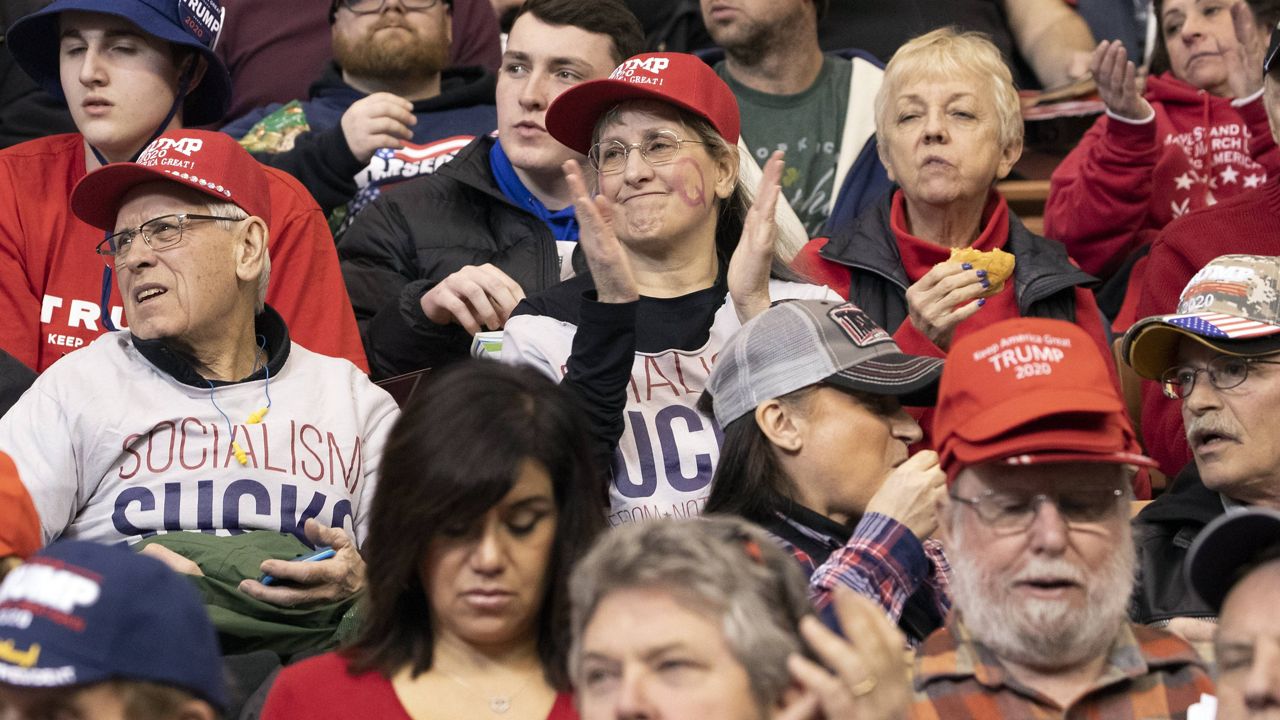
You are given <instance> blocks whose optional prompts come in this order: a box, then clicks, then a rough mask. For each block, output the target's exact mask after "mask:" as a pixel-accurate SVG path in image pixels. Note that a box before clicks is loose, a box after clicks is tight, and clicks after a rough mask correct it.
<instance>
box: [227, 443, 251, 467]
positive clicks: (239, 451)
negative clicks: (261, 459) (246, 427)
mask: <svg viewBox="0 0 1280 720" xmlns="http://www.w3.org/2000/svg"><path fill="white" fill-rule="evenodd" d="M231 452H233V453H235V455H236V460H238V461H239V462H240V464H241V465H248V464H249V455H248V453H246V452H245V451H244V448H242V447H240V443H238V442H236V441H235V440H232V441H231Z"/></svg>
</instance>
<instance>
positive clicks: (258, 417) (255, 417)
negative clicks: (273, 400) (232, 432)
mask: <svg viewBox="0 0 1280 720" xmlns="http://www.w3.org/2000/svg"><path fill="white" fill-rule="evenodd" d="M269 409H270V408H265V407H260V408H258V409H257V410H254V411H253V414H252V415H250V416H249V420H248V423H249V424H250V425H257V424H258V423H260V422H262V418H264V417H266V416H267V410H269Z"/></svg>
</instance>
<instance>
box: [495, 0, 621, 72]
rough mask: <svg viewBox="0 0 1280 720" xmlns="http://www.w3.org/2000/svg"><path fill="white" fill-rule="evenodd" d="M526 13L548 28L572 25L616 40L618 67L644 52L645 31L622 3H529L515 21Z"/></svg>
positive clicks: (600, 0)
mask: <svg viewBox="0 0 1280 720" xmlns="http://www.w3.org/2000/svg"><path fill="white" fill-rule="evenodd" d="M525 13H530V14H532V15H533V16H534V17H536V18H538V19H539V20H541V21H542V22H544V23H547V24H548V25H568V26H570V27H576V28H579V29H582V30H586V31H587V32H589V33H595V34H597V35H608V36H609V37H610V38H611V39H612V40H613V62H614V64H615V65H620V64H622V61H623V60H626V59H627V58H629V57H631V56H632V55H639V54H640V53H642V52H644V28H642V27H640V21H639V20H637V19H636V16H635V13H633V12H631V9H630V8H628V7H627V5H626V3H624V2H622V0H526V2H525V4H524V6H523V7H521V8H520V12H519V13H518V14H516V16H515V19H517V20H518V19H519V18H520V16H521V15H524V14H525ZM513 22H514V21H513Z"/></svg>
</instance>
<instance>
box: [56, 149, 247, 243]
mask: <svg viewBox="0 0 1280 720" xmlns="http://www.w3.org/2000/svg"><path fill="white" fill-rule="evenodd" d="M157 181H164V182H171V183H177V184H179V185H181V186H183V187H187V188H191V189H192V190H195V191H197V192H202V193H204V194H206V195H208V196H209V197H212V198H215V199H217V200H226V199H227V198H226V197H225V196H223V195H219V194H217V193H216V192H213V191H206V190H205V189H204V188H201V187H199V186H197V185H193V184H191V183H188V182H183V181H182V180H181V179H180V178H177V177H174V176H173V175H170V174H169V173H167V172H165V171H164V170H161V169H160V168H158V167H149V166H144V165H137V164H134V163H113V164H111V165H107V166H106V167H102V168H99V169H97V170H94V171H93V172H91V173H89V174H88V175H86V176H84V177H83V178H81V180H80V182H79V183H76V187H75V189H74V190H72V192H71V211H72V212H73V213H75V215H76V217H78V218H80V219H81V220H83V221H85V222H86V223H88V224H89V225H92V226H93V227H96V228H98V229H99V230H114V229H115V226H116V213H117V211H118V210H119V209H120V200H121V199H122V198H123V197H124V196H125V194H126V193H128V192H129V191H130V190H132V189H133V188H135V187H137V186H139V185H142V184H144V183H149V182H157Z"/></svg>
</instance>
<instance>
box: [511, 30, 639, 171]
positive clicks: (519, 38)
mask: <svg viewBox="0 0 1280 720" xmlns="http://www.w3.org/2000/svg"><path fill="white" fill-rule="evenodd" d="M615 65H617V62H616V60H615V59H614V55H613V40H612V39H611V38H610V37H609V36H608V35H602V34H599V33H593V32H588V31H586V30H583V29H582V28H579V27H573V26H561V25H550V24H548V23H544V22H542V21H541V20H539V19H538V18H537V17H535V16H534V15H533V14H532V13H525V14H523V15H521V16H520V17H519V19H517V20H516V22H515V25H514V26H512V28H511V33H510V34H509V35H508V36H507V49H506V52H504V53H503V55H502V66H501V68H500V69H499V72H498V87H497V108H498V136H499V137H500V138H501V139H502V149H503V151H504V152H506V154H507V157H508V158H510V160H511V164H512V165H513V166H514V167H515V168H516V169H517V170H522V171H524V172H526V173H532V174H542V175H547V176H552V177H556V178H559V177H561V176H562V171H561V169H560V166H561V165H562V164H564V162H565V161H566V160H570V159H574V158H578V157H580V156H578V155H577V153H574V152H573V151H572V150H570V149H569V148H567V147H565V146H563V145H561V144H560V143H559V141H557V140H556V139H555V138H553V137H551V135H550V134H549V133H548V132H547V125H546V114H547V107H548V106H549V105H550V104H551V101H552V100H554V99H555V98H556V97H557V96H559V95H560V93H562V92H564V91H565V90H567V89H568V88H570V87H573V86H574V85H577V84H578V83H580V82H583V81H586V80H594V79H597V78H603V77H607V76H608V75H609V73H610V72H611V71H612V70H613V68H614V66H615Z"/></svg>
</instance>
